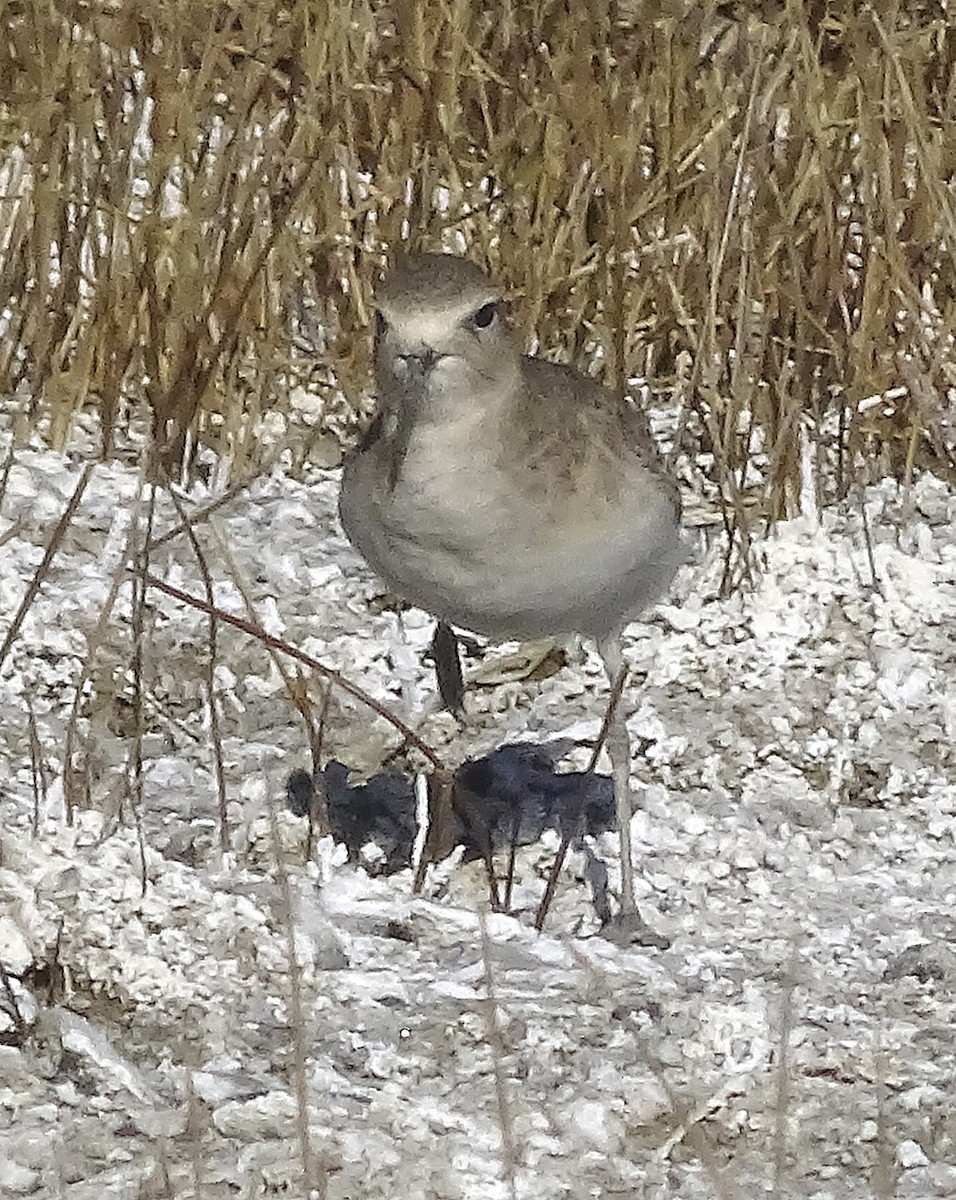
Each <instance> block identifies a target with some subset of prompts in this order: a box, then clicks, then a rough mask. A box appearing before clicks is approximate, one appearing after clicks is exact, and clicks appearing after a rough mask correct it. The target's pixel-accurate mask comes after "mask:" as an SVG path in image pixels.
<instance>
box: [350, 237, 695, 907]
mask: <svg viewBox="0 0 956 1200" xmlns="http://www.w3.org/2000/svg"><path fill="white" fill-rule="evenodd" d="M376 304H377V308H378V314H379V327H378V333H377V337H376V345H375V381H376V387H377V392H378V410H377V414H376V417H375V420H374V422H373V424H372V426H371V428H370V430H369V432H368V434H367V435H366V438H365V440H364V441H363V443H362V444H361V446H360V447H359V448H358V450H357V451H355V452H354V453H353V454H352V455H351V456H350V457H349V458H348V459H347V461H346V464H345V468H344V472H343V477H342V492H341V498H340V513H341V517H342V524H343V526H344V528H345V531H346V533H347V534H348V536H349V538H350V540H351V541H352V542H353V544H354V545H355V546H356V547H357V548H358V549H359V550H360V551H361V553H362V554H363V555H364V556H365V558H366V559H367V560H368V562H369V563H370V564H371V566H372V567H373V568H374V569H375V570H376V571H377V572H378V573H379V574H380V575H381V576H382V578H383V579H384V580H385V581H386V582H387V583H388V584H389V586H390V587H392V588H394V589H395V590H396V591H397V592H400V593H401V594H402V595H404V596H405V597H406V598H407V599H408V600H410V601H411V602H412V603H413V604H416V605H418V606H419V607H421V608H424V609H426V610H427V611H428V612H431V613H433V614H434V615H435V616H437V617H439V618H442V619H444V620H446V621H448V622H450V623H452V624H456V625H461V626H464V627H465V628H467V629H471V630H474V631H476V632H478V633H484V634H487V635H489V636H491V637H494V638H512V637H537V636H540V635H542V634H567V633H579V634H583V635H586V636H590V637H593V638H594V639H595V640H596V641H597V643H598V646H599V649H600V650H601V653H602V656H603V657H604V661H605V665H606V667H607V670H608V674H609V676H610V677H611V679H612V681H613V679H614V678H615V676H616V675H617V673H618V671H619V670H620V669H621V668H622V658H621V651H620V633H621V630H622V628H623V627H624V625H625V624H626V623H627V621H628V620H629V619H630V618H631V617H633V616H636V615H637V614H638V613H639V612H640V611H641V610H642V609H644V608H646V607H647V606H648V605H649V604H651V603H653V602H654V601H655V600H657V599H658V598H659V597H660V595H661V594H662V593H663V592H664V591H665V589H666V588H667V586H668V584H669V583H670V581H671V579H672V577H673V575H674V572H675V570H676V569H677V566H678V564H679V563H680V561H681V560H682V558H683V553H682V546H681V542H680V538H679V520H680V512H679V503H678V496H677V489H676V486H675V485H674V483H673V482H672V481H671V480H670V479H669V478H668V477H667V476H666V475H665V474H664V472H663V470H662V467H661V464H660V461H659V459H658V456H657V453H656V450H655V448H654V444H653V442H652V440H651V437H650V434H649V432H648V429H647V425H646V422H645V420H644V417H643V415H642V414H641V413H640V412H639V411H638V410H637V409H636V408H635V407H634V406H633V405H631V404H629V403H628V402H627V401H626V400H624V399H623V398H621V397H618V396H616V395H615V394H614V393H612V392H610V391H608V390H607V389H606V388H603V387H600V386H599V385H598V384H596V383H595V382H594V381H593V380H591V379H589V378H587V377H586V376H584V375H582V374H580V372H578V371H575V370H573V369H572V368H570V367H565V366H559V365H556V364H553V363H549V362H545V361H544V360H542V359H538V358H530V357H527V356H524V355H522V354H521V352H520V348H519V346H518V344H517V342H516V340H515V338H514V335H513V334H512V332H511V329H510V328H509V326H508V322H507V317H506V310H505V306H504V304H503V302H502V299H501V293H500V291H499V289H498V288H497V287H496V286H495V285H494V284H493V283H492V282H491V280H489V279H488V277H487V276H486V275H485V274H484V272H483V271H481V270H480V269H479V268H478V267H477V266H475V265H474V264H473V263H470V262H468V261H467V260H465V259H461V258H454V257H451V256H448V255H436V254H422V255H416V256H414V257H410V258H408V259H406V260H405V261H404V262H402V263H400V264H399V265H398V266H397V267H396V268H395V269H394V270H393V271H392V272H391V274H389V275H388V277H387V278H386V279H385V280H384V282H383V283H382V285H381V287H380V288H379V290H378V293H377V295H376ZM609 750H610V753H611V759H612V763H613V765H614V774H615V787H616V792H617V797H618V810H619V824H620V830H621V862H622V885H623V886H622V893H623V894H622V915H624V916H626V917H630V918H632V919H636V918H635V908H634V898H633V877H632V868H631V847H630V817H631V802H630V789H629V784H628V780H629V773H630V750H629V743H628V737H627V729H626V726H625V725H624V721H623V718H622V719H621V720H619V721H617V722H616V723H615V727H614V728H613V729H612V733H611V737H610V738H609Z"/></svg>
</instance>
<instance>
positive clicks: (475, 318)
mask: <svg viewBox="0 0 956 1200" xmlns="http://www.w3.org/2000/svg"><path fill="white" fill-rule="evenodd" d="M497 315H498V305H497V304H495V303H494V301H492V303H491V304H483V305H482V306H481V308H479V309H478V311H477V312H476V313H474V314H473V315H472V318H471V323H472V325H474V327H475V328H476V329H487V328H488V326H489V325H490V324H491V322H492V321H493V320H494V319H495V317H496V316H497Z"/></svg>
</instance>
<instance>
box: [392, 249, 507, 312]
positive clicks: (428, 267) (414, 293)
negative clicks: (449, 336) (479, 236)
mask: <svg viewBox="0 0 956 1200" xmlns="http://www.w3.org/2000/svg"><path fill="white" fill-rule="evenodd" d="M500 295H501V290H500V288H498V287H496V286H495V284H494V283H493V282H492V281H491V280H490V279H489V278H488V276H487V275H486V274H485V273H484V271H482V270H481V268H480V267H477V266H475V264H474V263H473V262H469V261H468V259H467V258H455V257H454V256H453V255H450V254H414V255H410V256H409V257H408V258H406V259H403V260H402V261H401V262H400V263H398V264H397V266H395V267H394V268H393V270H392V271H390V272H389V274H388V275H386V277H385V278H384V279H383V280H382V282H381V284H379V286H378V288H377V290H376V293H375V300H376V303H377V304H378V307H379V308H381V309H382V311H383V312H385V313H388V314H390V315H392V314H394V315H395V316H401V317H403V318H405V319H408V318H409V317H412V316H413V314H421V316H422V317H423V318H424V317H425V316H427V314H429V313H437V312H441V313H442V314H444V322H443V323H445V322H447V321H448V318H449V317H452V316H453V317H454V319H456V320H463V319H464V318H465V317H466V316H468V315H469V314H470V313H472V312H474V311H475V310H476V309H478V308H481V306H482V305H483V304H487V303H488V302H489V301H490V300H497V299H498V298H499V297H500Z"/></svg>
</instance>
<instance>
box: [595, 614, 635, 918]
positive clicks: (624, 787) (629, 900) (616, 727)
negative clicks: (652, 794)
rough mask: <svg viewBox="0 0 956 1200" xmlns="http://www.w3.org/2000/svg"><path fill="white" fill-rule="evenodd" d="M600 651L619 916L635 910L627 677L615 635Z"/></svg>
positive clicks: (604, 643) (602, 644)
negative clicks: (609, 708)
mask: <svg viewBox="0 0 956 1200" xmlns="http://www.w3.org/2000/svg"><path fill="white" fill-rule="evenodd" d="M600 650H601V657H602V658H603V659H604V669H605V670H606V671H607V677H608V682H609V683H610V685H611V703H612V704H614V702H615V700H617V704H616V705H615V710H614V712H613V713H612V714H611V721H610V725H609V726H608V732H607V749H608V753H609V754H610V756H611V771H612V775H613V778H614V804H615V807H616V809H617V831H618V834H619V836H620V839H621V913H622V915H623V914H625V913H626V914H627V915H631V914H632V913H635V912H636V911H637V905H636V903H635V900H634V859H633V857H632V854H631V816H632V814H633V809H632V806H631V741H630V738H629V736H628V732H627V722H626V720H625V718H624V706H623V705H622V704H621V700H620V698H621V695H622V692H623V687H624V682H625V679H626V677H627V665H626V664H625V662H624V656H623V654H622V653H621V638H620V635H619V634H614V635H612V636H611V637H608V638H605V639H604V641H602V642H601V646H600Z"/></svg>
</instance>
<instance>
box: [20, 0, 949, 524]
mask: <svg viewBox="0 0 956 1200" xmlns="http://www.w3.org/2000/svg"><path fill="white" fill-rule="evenodd" d="M4 8H5V16H6V20H5V22H4V27H5V31H6V36H5V38H4V39H3V40H2V42H0V77H2V78H3V79H4V80H5V81H6V83H5V86H4V89H3V93H2V97H0V162H2V171H0V312H2V314H3V316H2V337H0V394H2V395H4V396H6V397H17V398H19V399H20V410H19V411H22V412H23V413H24V414H25V423H27V424H29V425H30V426H31V427H34V428H39V429H41V430H42V431H44V433H45V434H46V436H48V437H49V438H50V440H51V441H52V442H53V443H54V444H56V445H62V444H63V443H64V441H65V439H66V436H67V434H68V431H69V429H70V426H71V423H72V422H73V421H74V419H75V417H76V414H77V413H78V412H79V411H80V410H82V409H85V408H94V409H95V410H96V411H97V412H98V414H99V418H100V428H101V430H102V443H103V452H104V454H110V453H113V452H115V448H116V446H117V439H118V434H119V433H121V432H122V431H124V430H125V429H126V428H127V427H128V426H129V424H130V422H133V421H137V420H142V421H144V422H148V427H149V429H150V430H151V432H152V435H153V441H154V445H155V447H156V453H157V454H158V455H159V457H160V459H161V462H162V467H163V469H164V470H166V471H170V472H180V471H183V470H184V469H185V470H187V471H188V470H189V469H190V468H191V466H192V465H193V464H194V462H195V450H196V448H197V447H198V446H206V447H210V448H211V449H212V450H214V451H215V452H217V453H220V454H222V455H225V456H227V458H228V459H229V461H230V462H231V464H232V466H233V469H234V470H240V471H242V472H245V473H248V472H254V471H255V470H256V468H257V465H259V464H260V454H261V452H260V449H259V441H260V434H261V430H262V422H263V420H264V419H266V418H267V415H268V414H277V415H278V416H279V417H286V416H288V415H289V413H290V407H291V398H292V397H293V396H294V395H295V394H296V389H297V388H299V387H306V388H308V389H309V390H311V391H312V392H314V393H315V394H316V395H317V396H318V398H319V421H318V427H317V428H318V430H319V431H320V432H321V431H323V430H325V429H326V428H330V429H332V430H333V431H335V432H340V431H341V429H342V428H343V425H344V424H347V422H348V420H349V419H350V417H349V412H350V410H351V409H352V408H353V407H357V406H358V405H360V403H361V401H362V398H363V396H364V394H365V391H366V389H367V368H368V339H367V336H366V333H365V330H366V326H367V324H368V301H369V296H370V292H371V287H372V284H373V282H374V277H375V275H376V272H377V271H378V270H379V269H380V267H381V265H382V264H383V262H384V261H385V260H386V258H387V256H388V255H389V254H391V253H393V252H394V251H395V249H396V248H397V247H398V246H399V245H400V244H402V243H409V244H411V245H412V246H416V247H417V246H421V247H425V248H436V247H448V248H457V249H460V250H465V249H467V251H468V252H469V253H470V254H472V255H473V256H474V257H475V258H477V259H478V260H479V261H483V262H485V263H486V264H487V265H489V266H490V268H491V269H492V270H493V271H494V272H495V274H496V275H498V276H499V277H501V278H502V279H503V280H504V281H505V282H506V283H507V284H508V285H509V286H510V287H511V288H512V289H513V292H514V296H515V312H516V319H517V320H518V322H519V324H520V326H521V328H522V329H523V330H524V331H525V332H526V334H527V336H528V339H529V342H530V341H531V340H532V339H534V342H535V344H536V345H537V346H538V347H540V348H541V349H542V350H543V351H546V352H548V353H554V354H556V355H560V356H562V357H567V358H573V359H575V360H576V361H578V362H579V363H583V364H591V365H592V366H593V369H594V370H595V371H596V373H598V374H599V375H601V377H602V378H603V379H604V380H605V381H606V382H608V383H609V384H611V385H612V386H620V385H621V384H622V381H624V380H625V379H634V378H635V377H639V378H641V379H644V380H646V381H647V383H648V385H649V386H650V388H651V389H652V391H653V392H654V393H655V395H658V396H659V397H661V398H662V399H663V400H664V401H667V400H668V399H669V398H671V397H673V398H674V401H675V403H677V404H678V405H679V406H680V408H679V411H680V416H681V420H680V437H681V439H682V442H683V444H684V446H685V447H686V448H687V449H690V450H692V451H698V452H700V451H702V452H704V454H705V455H706V456H709V457H704V458H703V459H701V460H700V462H701V464H702V466H703V468H704V470H705V471H706V472H707V474H708V476H709V479H710V482H711V483H712V484H714V485H716V495H717V496H718V497H719V499H720V501H721V503H722V505H723V507H724V512H725V518H726V521H727V524H728V528H729V529H730V530H731V532H734V533H736V534H737V535H738V536H740V535H741V529H743V536H744V537H745V538H749V537H750V536H751V534H752V532H753V530H757V529H759V528H760V526H759V524H754V522H753V520H752V518H753V514H754V513H757V514H759V515H760V516H761V517H763V518H766V519H767V520H768V521H772V520H774V519H776V518H778V517H780V516H781V515H783V514H785V513H788V512H792V511H794V509H795V507H796V506H797V502H798V497H799V495H800V488H801V479H802V478H804V479H805V472H804V476H801V461H803V462H804V463H806V460H807V456H808V454H809V455H810V457H811V459H815V460H816V464H817V466H818V467H819V470H818V472H817V474H816V480H817V487H818V489H819V490H820V493H821V494H820V497H819V498H820V499H826V498H828V497H831V496H836V495H842V494H845V492H846V491H847V489H848V488H849V486H850V485H851V484H852V483H853V481H854V480H856V479H859V478H865V477H868V474H869V473H882V472H885V471H890V472H894V473H896V474H897V475H899V476H900V477H901V478H905V477H908V476H909V475H910V474H911V472H912V471H913V470H914V469H916V468H918V467H923V466H931V467H932V468H933V469H936V470H942V471H950V472H952V471H953V466H954V459H956V421H954V402H953V389H954V385H956V380H954V367H953V362H952V349H951V343H952V335H953V323H954V311H956V289H954V264H953V247H954V246H956V212H954V190H953V183H954V179H956V140H954V139H953V138H952V136H950V135H949V134H948V133H947V130H949V129H951V128H952V127H953V122H954V120H956V83H954V80H956V32H954V30H953V28H952V26H951V24H950V23H949V22H947V20H946V17H945V13H944V12H942V10H941V9H940V8H939V7H938V6H937V5H935V4H931V3H917V2H909V3H901V4H898V5H894V6H892V7H891V9H889V10H887V11H886V12H883V11H882V6H878V8H874V7H871V6H869V5H865V4H858V3H849V2H845V3H841V2H839V0H833V2H831V3H828V4H822V3H817V2H813V3H810V2H806V3H801V2H800V0H789V2H787V3H778V4H766V5H763V6H759V11H751V6H745V5H726V4H720V5H718V4H714V3H699V2H696V0H694V2H691V0H687V2H681V0H675V2H673V3H638V2H636V0H631V2H629V3H624V2H622V3H617V4H615V3H607V2H605V3H602V2H600V0H597V2H594V3H589V4H575V5H567V4H564V3H559V2H557V0H539V2H537V3H534V2H531V3H518V2H510V0H503V2H502V3H500V4H496V5H494V6H492V7H491V8H489V9H487V11H486V9H485V6H480V5H472V4H468V3H466V2H465V0H395V2H394V3H390V4H386V3H377V2H376V3H371V2H369V0H348V2H347V0H321V2H320V0H287V2H286V3H268V2H266V3H251V2H238V3H235V4H233V5H229V6H227V5H222V4H217V3H199V4H197V3H195V2H194V0H188V2H187V0H158V2H157V3H154V4H150V5H147V6H143V5H131V4H127V3H121V2H114V3H100V4H89V5H65V4H64V5H56V4H46V5H44V4H35V5H5V6H4ZM878 9H879V11H878ZM343 401H344V403H343ZM8 402H9V401H5V403H8ZM269 419H273V418H269ZM314 436H316V432H315V430H313V437H314ZM711 464H712V466H711ZM748 465H749V469H748ZM157 477H158V474H157Z"/></svg>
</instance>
